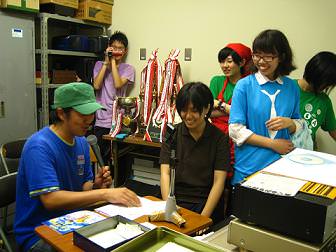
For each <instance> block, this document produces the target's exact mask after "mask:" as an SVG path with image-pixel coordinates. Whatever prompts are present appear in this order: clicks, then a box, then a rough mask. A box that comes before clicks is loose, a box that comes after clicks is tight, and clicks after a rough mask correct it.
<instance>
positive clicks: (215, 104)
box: [214, 99, 220, 109]
mask: <svg viewBox="0 0 336 252" xmlns="http://www.w3.org/2000/svg"><path fill="white" fill-rule="evenodd" d="M219 103H220V101H219V100H216V99H214V109H218V106H219Z"/></svg>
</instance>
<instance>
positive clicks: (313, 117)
mask: <svg viewBox="0 0 336 252" xmlns="http://www.w3.org/2000/svg"><path fill="white" fill-rule="evenodd" d="M313 110H314V107H313V105H312V104H310V103H307V104H306V105H305V111H306V112H305V113H304V115H303V118H304V119H306V121H307V124H308V128H309V129H312V128H315V127H317V123H318V120H317V117H318V116H319V115H320V114H321V109H317V110H316V112H315V111H313Z"/></svg>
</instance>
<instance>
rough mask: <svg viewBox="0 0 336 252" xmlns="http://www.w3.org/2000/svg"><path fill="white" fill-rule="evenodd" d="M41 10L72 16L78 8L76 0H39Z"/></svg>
mask: <svg viewBox="0 0 336 252" xmlns="http://www.w3.org/2000/svg"><path fill="white" fill-rule="evenodd" d="M40 9H41V12H48V13H54V14H60V15H63V16H70V17H73V16H74V15H75V11H76V10H77V9H78V0H40Z"/></svg>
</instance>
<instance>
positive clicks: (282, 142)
mask: <svg viewBox="0 0 336 252" xmlns="http://www.w3.org/2000/svg"><path fill="white" fill-rule="evenodd" d="M270 147H271V149H272V150H274V151H275V152H277V153H279V154H281V155H284V154H287V153H289V152H291V151H292V150H293V149H294V144H293V143H292V142H291V141H290V140H287V139H273V140H272V143H271V146H270Z"/></svg>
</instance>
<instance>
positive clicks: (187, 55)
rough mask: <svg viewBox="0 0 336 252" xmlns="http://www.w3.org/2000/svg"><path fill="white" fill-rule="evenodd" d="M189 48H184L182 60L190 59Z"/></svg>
mask: <svg viewBox="0 0 336 252" xmlns="http://www.w3.org/2000/svg"><path fill="white" fill-rule="evenodd" d="M191 51H192V50H191V48H185V49H184V61H191Z"/></svg>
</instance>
